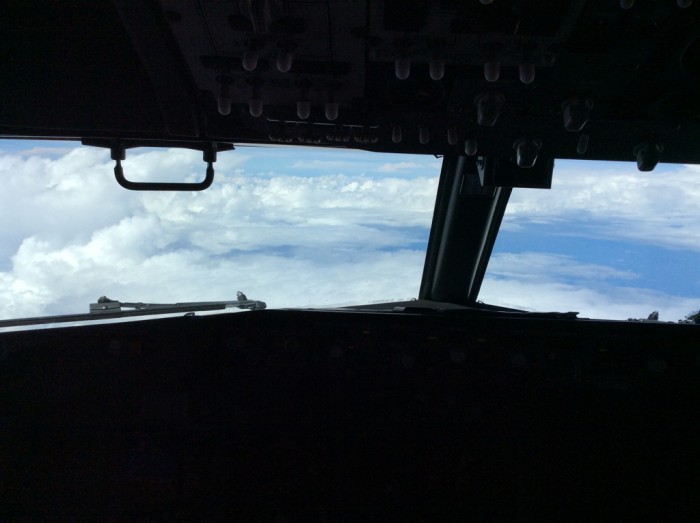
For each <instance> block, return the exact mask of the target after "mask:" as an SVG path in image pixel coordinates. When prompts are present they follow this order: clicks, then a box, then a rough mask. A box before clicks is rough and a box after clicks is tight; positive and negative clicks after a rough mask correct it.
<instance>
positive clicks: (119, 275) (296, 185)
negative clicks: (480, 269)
mask: <svg viewBox="0 0 700 523" xmlns="http://www.w3.org/2000/svg"><path fill="white" fill-rule="evenodd" d="M254 152H255V151H246V154H238V153H237V152H236V154H226V153H224V154H221V155H219V161H217V164H216V169H217V175H216V180H215V183H214V185H213V186H212V187H211V188H210V189H209V190H207V191H204V192H200V193H152V192H146V193H137V192H130V191H126V190H124V189H122V188H120V187H119V186H118V185H117V183H116V181H115V180H114V177H113V172H112V169H113V164H112V162H111V161H110V160H109V156H108V152H107V151H104V150H101V149H93V148H82V147H81V148H77V149H74V150H71V151H70V152H68V153H67V154H65V155H64V156H62V157H60V158H57V159H51V158H46V157H41V158H40V157H30V158H23V157H21V156H20V155H18V154H5V155H0V175H1V176H3V177H4V179H5V180H6V185H5V189H6V190H5V191H4V192H3V193H2V196H0V198H2V199H3V201H2V203H3V204H4V205H3V206H2V211H0V213H1V214H0V218H1V219H2V221H3V223H4V224H5V226H4V227H3V228H2V230H4V231H11V232H10V233H6V234H5V235H4V236H1V237H0V248H1V249H3V251H2V254H3V258H4V259H3V260H2V261H0V263H2V264H3V265H0V300H1V301H0V317H21V316H33V315H40V314H61V313H68V312H86V311H87V304H88V303H90V302H94V301H95V300H96V299H97V298H98V297H99V296H100V295H103V294H106V295H108V296H110V297H112V298H115V299H121V300H123V301H156V302H163V301H166V302H169V301H200V300H222V299H224V300H225V299H233V298H234V297H235V293H236V291H237V290H239V289H240V290H244V291H245V292H246V293H247V294H248V295H249V296H250V297H252V298H254V299H259V300H263V301H267V302H268V304H269V305H270V306H272V307H286V306H323V305H330V304H336V305H337V304H349V303H358V302H366V301H372V300H376V299H381V298H384V297H386V296H415V295H416V294H417V290H418V289H417V287H418V285H419V283H420V275H421V271H422V263H423V257H424V253H423V252H420V251H414V250H410V249H406V246H407V245H411V244H413V243H416V242H418V243H420V242H425V241H426V240H427V228H428V227H429V225H430V220H431V214H432V209H433V205H434V198H435V191H436V187H437V178H436V174H437V173H434V176H433V177H429V176H424V177H419V178H413V179H410V180H409V179H396V178H391V177H386V178H381V179H371V178H367V177H365V176H362V175H354V176H352V175H342V174H319V175H316V176H313V177H309V176H290V175H286V174H279V173H274V172H273V173H271V172H270V171H269V169H265V174H261V175H257V174H251V172H250V171H251V168H259V165H249V159H250V158H251V157H252V156H253V153H254ZM262 152H263V153H265V152H266V151H262ZM264 156H265V154H263V157H264ZM260 161H264V158H263V159H261V160H260ZM203 167H204V163H203V162H202V159H201V153H198V152H194V151H179V150H171V151H162V150H156V151H149V152H145V153H141V152H137V151H129V153H128V155H127V160H126V161H125V162H124V169H125V173H126V175H127V177H128V178H129V179H133V180H149V181H153V180H164V181H183V179H196V177H197V176H201V173H202V171H203ZM15 223H16V224H17V227H11V226H10V225H12V224H15ZM407 227H413V229H407ZM421 231H422V232H421Z"/></svg>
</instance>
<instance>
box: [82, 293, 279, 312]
mask: <svg viewBox="0 0 700 523" xmlns="http://www.w3.org/2000/svg"><path fill="white" fill-rule="evenodd" d="M234 307H235V308H238V309H250V310H255V309H264V308H265V307H266V304H265V302H262V301H256V300H249V299H248V298H247V297H246V295H245V294H243V293H242V292H241V291H238V298H237V299H236V300H234V301H190V302H180V303H143V302H121V301H118V300H110V299H109V298H108V297H107V296H102V297H100V299H99V300H97V303H91V304H90V314H99V315H100V316H102V317H104V315H106V314H107V315H109V314H113V313H116V312H139V313H150V314H159V313H168V312H195V311H213V310H221V309H228V308H234ZM124 309H131V310H124Z"/></svg>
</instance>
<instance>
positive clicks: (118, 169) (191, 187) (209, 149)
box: [82, 140, 233, 191]
mask: <svg viewBox="0 0 700 523" xmlns="http://www.w3.org/2000/svg"><path fill="white" fill-rule="evenodd" d="M82 143H83V145H92V146H96V147H107V148H109V149H110V151H111V155H112V160H114V161H115V162H116V165H115V166H114V177H115V178H116V180H117V183H118V184H119V185H121V186H122V187H124V188H125V189H128V190H130V191H203V190H205V189H208V188H209V187H210V186H211V184H212V182H213V181H214V165H213V164H214V162H215V161H216V153H217V151H228V150H231V149H233V145H232V144H226V143H216V142H209V143H196V142H149V141H143V142H134V141H130V140H83V141H82ZM132 147H183V148H187V149H195V150H199V151H202V154H203V160H204V161H205V162H206V164H207V169H206V171H205V176H204V180H202V181H201V182H195V183H177V182H134V181H131V180H127V179H126V177H125V176H124V169H123V168H122V164H121V162H122V160H124V159H125V158H126V150H127V149H130V148H132Z"/></svg>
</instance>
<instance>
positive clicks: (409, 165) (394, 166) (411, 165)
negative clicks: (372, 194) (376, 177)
mask: <svg viewBox="0 0 700 523" xmlns="http://www.w3.org/2000/svg"><path fill="white" fill-rule="evenodd" d="M422 166H423V165H422V164H420V163H418V162H395V163H383V164H382V165H380V166H379V167H377V171H379V172H382V173H395V172H397V171H404V170H414V169H417V168H420V167H422Z"/></svg>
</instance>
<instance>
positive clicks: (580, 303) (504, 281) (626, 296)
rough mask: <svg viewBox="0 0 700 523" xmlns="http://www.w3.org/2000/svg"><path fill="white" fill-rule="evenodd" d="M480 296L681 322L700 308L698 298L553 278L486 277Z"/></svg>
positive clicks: (587, 313) (587, 314) (535, 307)
mask: <svg viewBox="0 0 700 523" xmlns="http://www.w3.org/2000/svg"><path fill="white" fill-rule="evenodd" d="M480 299H481V300H483V301H484V302H486V303H491V304H494V305H502V306H504V307H512V308H516V309H524V310H529V311H538V312H547V311H576V312H579V313H580V314H579V317H580V318H600V319H618V320H626V319H628V318H636V319H639V318H647V317H648V316H649V314H651V313H652V312H653V311H659V319H660V320H662V321H672V322H675V321H678V320H680V319H682V318H685V317H686V315H687V314H689V313H690V312H691V311H693V310H697V308H698V300H697V299H696V298H688V297H685V296H674V295H672V294H668V293H663V292H657V291H651V290H649V289H643V288H636V287H620V286H612V285H611V286H596V287H584V286H581V285H577V284H566V283H561V282H556V281H553V280H540V281H538V280H535V279H525V280H523V279H520V278H493V277H487V278H486V279H485V280H484V284H483V287H482V292H481V295H480Z"/></svg>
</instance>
